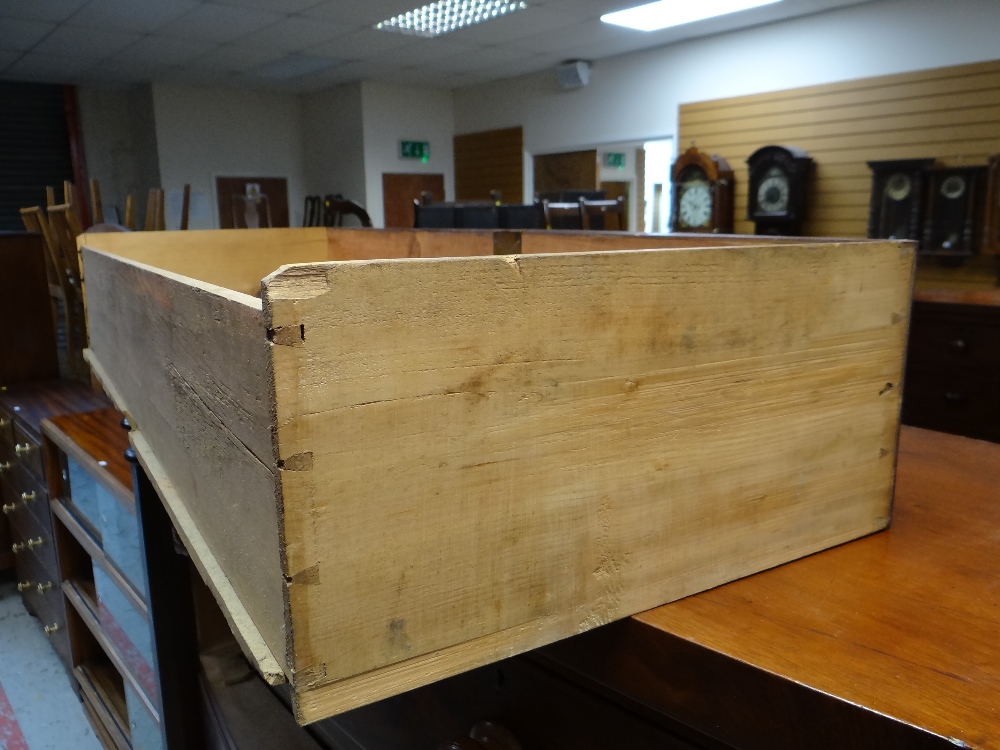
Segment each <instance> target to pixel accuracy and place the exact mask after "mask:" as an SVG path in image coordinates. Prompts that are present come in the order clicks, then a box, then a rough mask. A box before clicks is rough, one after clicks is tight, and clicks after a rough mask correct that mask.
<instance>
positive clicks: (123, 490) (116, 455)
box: [42, 409, 135, 513]
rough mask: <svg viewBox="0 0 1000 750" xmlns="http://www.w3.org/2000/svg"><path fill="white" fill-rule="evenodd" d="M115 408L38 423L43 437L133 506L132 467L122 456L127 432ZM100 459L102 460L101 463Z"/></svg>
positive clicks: (58, 417)
mask: <svg viewBox="0 0 1000 750" xmlns="http://www.w3.org/2000/svg"><path fill="white" fill-rule="evenodd" d="M124 416H125V415H124V414H122V413H121V412H120V411H118V410H117V409H97V410H95V411H86V412H79V413H76V414H65V415H62V416H55V417H52V418H51V419H49V420H48V423H49V425H51V426H46V424H45V423H44V422H43V423H42V431H43V432H44V433H45V435H46V437H48V438H49V439H50V440H52V441H53V442H54V443H55V444H56V445H58V446H59V447H60V448H61V449H62V450H63V451H64V452H65V453H67V454H68V455H69V456H70V457H71V458H73V460H75V461H77V462H78V463H83V464H85V465H86V466H87V470H88V472H87V473H88V474H90V476H92V477H97V478H98V479H99V481H100V482H101V484H102V485H104V487H106V488H107V489H108V490H109V491H111V492H112V493H113V494H114V495H115V496H116V497H117V498H118V499H119V501H120V502H123V503H124V504H125V505H126V507H130V508H132V509H133V510H132V512H133V513H134V512H135V510H134V508H135V499H134V498H133V497H132V470H131V466H130V465H129V462H128V461H126V460H125V455H124V454H125V450H126V449H127V448H128V447H129V446H128V433H127V432H126V431H125V430H124V429H123V428H122V426H121V421H122V417H124ZM101 462H103V464H102V463H101Z"/></svg>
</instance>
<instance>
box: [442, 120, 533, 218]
mask: <svg viewBox="0 0 1000 750" xmlns="http://www.w3.org/2000/svg"><path fill="white" fill-rule="evenodd" d="M454 151H455V200H458V201H462V200H476V201H488V200H489V199H490V192H491V191H493V190H499V191H500V193H501V196H502V199H503V202H504V203H520V202H521V201H522V199H523V194H524V130H523V128H521V127H520V126H518V127H516V128H504V129H501V130H487V131H484V132H480V133H465V134H463V135H456V136H455V138H454Z"/></svg>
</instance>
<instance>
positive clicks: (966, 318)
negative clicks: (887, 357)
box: [907, 303, 1000, 372]
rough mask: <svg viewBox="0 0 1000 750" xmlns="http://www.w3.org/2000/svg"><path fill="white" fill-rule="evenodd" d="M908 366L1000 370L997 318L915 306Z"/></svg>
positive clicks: (951, 308)
mask: <svg viewBox="0 0 1000 750" xmlns="http://www.w3.org/2000/svg"><path fill="white" fill-rule="evenodd" d="M907 359H908V363H909V364H910V365H911V366H913V367H921V368H932V369H937V368H947V369H952V368H958V369H971V370H978V371H980V372H988V371H992V372H998V371H1000V315H998V314H996V312H994V311H993V310H990V309H987V310H986V311H978V310H975V309H974V308H973V309H971V310H969V309H967V308H962V307H956V306H937V307H936V308H935V307H929V306H927V305H920V304H919V303H918V304H916V305H914V309H913V319H912V323H911V328H910V349H909V353H908V355H907Z"/></svg>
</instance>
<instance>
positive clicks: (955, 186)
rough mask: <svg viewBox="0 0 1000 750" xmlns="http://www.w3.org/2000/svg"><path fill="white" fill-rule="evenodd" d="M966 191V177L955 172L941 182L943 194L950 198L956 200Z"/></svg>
mask: <svg viewBox="0 0 1000 750" xmlns="http://www.w3.org/2000/svg"><path fill="white" fill-rule="evenodd" d="M964 192H965V178H964V177H962V176H960V175H957V174H953V175H952V176H951V177H948V178H947V179H945V181H944V182H942V183H941V195H943V196H944V197H945V198H948V199H949V200H955V199H956V198H961V197H962V193H964Z"/></svg>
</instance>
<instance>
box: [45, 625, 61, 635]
mask: <svg viewBox="0 0 1000 750" xmlns="http://www.w3.org/2000/svg"><path fill="white" fill-rule="evenodd" d="M43 630H45V635H52V634H53V633H55V632H56V631H57V630H59V626H58V625H46V626H45V627H44V628H43Z"/></svg>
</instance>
